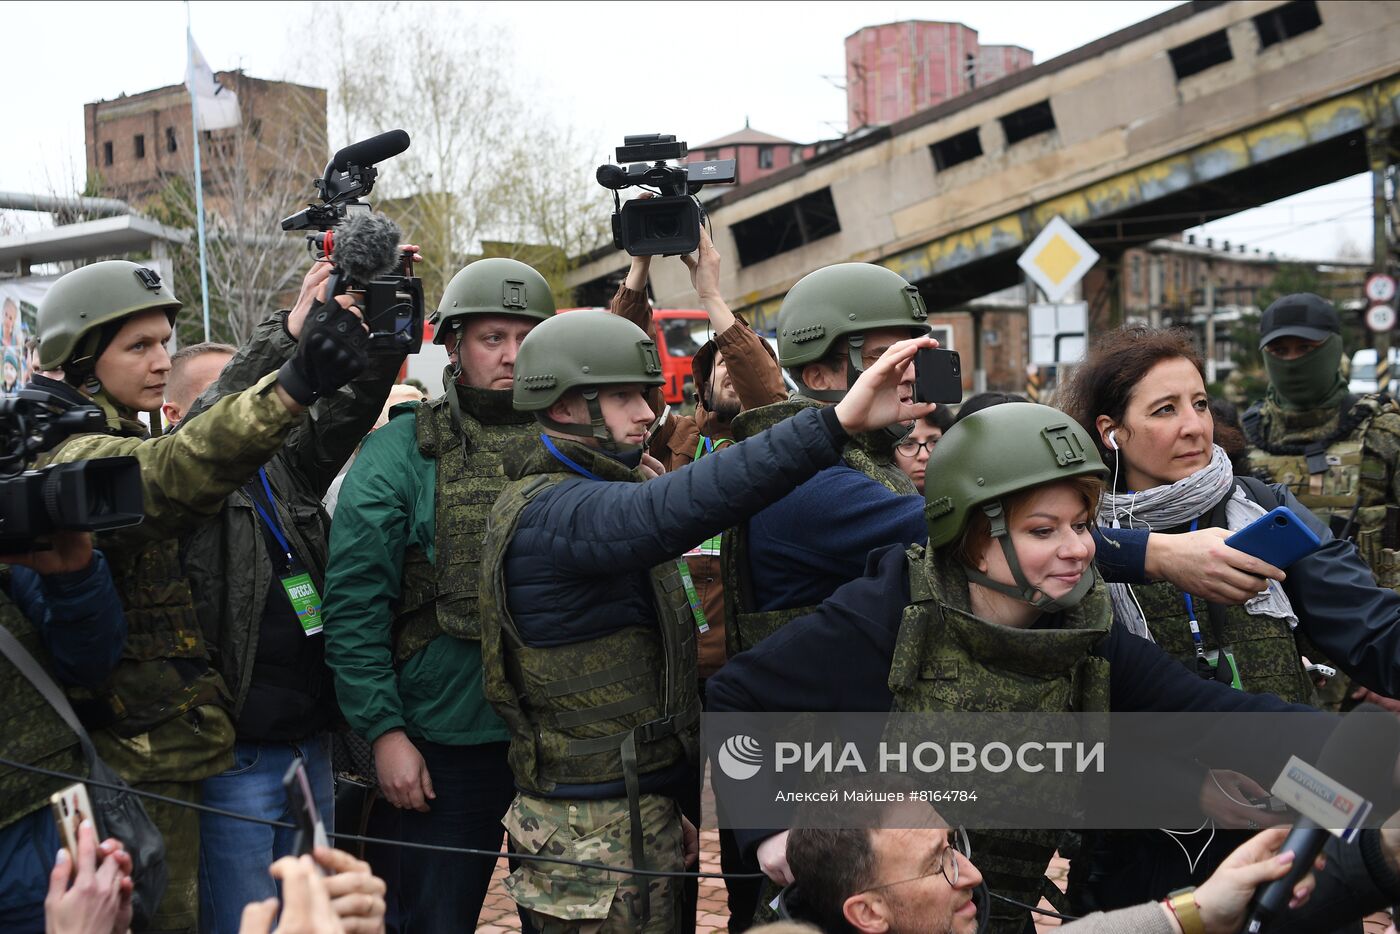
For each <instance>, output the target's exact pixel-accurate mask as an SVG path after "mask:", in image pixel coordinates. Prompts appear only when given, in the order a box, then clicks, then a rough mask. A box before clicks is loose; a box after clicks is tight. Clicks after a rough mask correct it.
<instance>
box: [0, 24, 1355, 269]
mask: <svg viewBox="0 0 1400 934" xmlns="http://www.w3.org/2000/svg"><path fill="white" fill-rule="evenodd" d="M1174 5H1175V4H1174V3H1170V2H1160V0H1142V2H1122V0H1120V2H1114V3H1105V2H1059V0H1040V2H1010V0H1007V2H913V0H899V2H896V0H865V2H860V3H851V2H840V0H837V2H813V0H805V2H709V3H689V2H678V3H638V2H631V3H607V2H585V3H578V2H568V3H555V2H513V3H446V2H441V3H434V4H433V9H434V10H436V11H438V12H439V14H440V15H441V16H443V17H463V18H471V19H475V20H476V21H478V22H480V23H482V24H485V25H487V26H488V27H489V28H490V29H492V30H493V31H497V32H498V34H499V35H500V37H501V38H502V39H503V45H505V46H506V47H507V48H510V49H513V50H518V53H517V59H516V64H515V66H514V67H515V68H518V80H519V82H520V84H521V86H522V87H523V88H524V89H525V90H526V91H527V93H528V94H529V95H530V96H531V98H532V99H534V100H536V101H537V102H538V103H539V104H540V105H542V106H544V107H546V108H548V109H550V110H552V111H553V112H554V113H555V114H556V115H558V116H559V117H561V118H562V119H565V120H567V121H569V122H570V123H572V124H573V125H574V126H575V128H576V129H577V130H578V131H579V137H580V138H581V139H583V140H584V141H585V142H586V143H588V144H589V145H591V146H592V147H594V149H595V150H596V153H595V154H596V155H597V156H600V157H601V156H610V151H609V150H610V147H612V146H615V145H617V144H618V143H620V142H621V137H622V136H623V135H624V134H625V133H639V132H641V133H645V132H674V133H676V134H677V135H678V136H679V137H680V138H682V139H686V140H688V141H689V142H691V143H692V144H694V145H698V144H700V143H702V142H704V141H706V140H708V139H713V138H715V137H718V136H722V135H724V134H725V133H728V132H731V131H733V130H735V129H738V128H739V127H741V126H743V124H744V121H745V119H748V120H749V121H750V123H751V124H752V126H754V127H755V128H757V129H761V130H765V131H767V132H769V133H775V134H777V135H779V136H783V137H786V138H789V139H794V140H798V141H802V142H807V141H811V140H816V139H822V138H830V137H832V136H837V135H839V134H840V132H841V130H843V129H844V123H845V115H846V107H845V94H844V92H843V91H842V90H840V89H839V87H838V85H839V83H840V82H841V80H842V78H843V76H844V72H845V57H844V56H845V53H844V46H843V40H844V38H845V37H846V36H847V35H849V34H850V33H852V32H854V31H855V30H857V29H859V28H861V27H862V26H867V25H873V24H877V23H884V22H890V21H896V20H904V19H929V20H952V21H960V22H963V23H966V24H967V25H968V26H971V27H972V28H974V29H976V30H978V33H979V40H980V41H981V42H983V43H986V44H1008V45H1020V46H1024V47H1026V48H1029V49H1030V50H1031V51H1032V52H1033V53H1034V54H1035V61H1036V62H1037V63H1040V62H1044V61H1047V60H1048V59H1050V58H1053V57H1055V56H1057V55H1060V54H1063V53H1064V52H1068V51H1070V50H1072V49H1074V48H1077V47H1079V46H1081V45H1084V44H1085V43H1087V42H1091V41H1093V40H1094V39H1097V38H1099V37H1101V36H1104V35H1107V34H1109V33H1111V32H1114V31H1116V30H1118V29H1122V28H1123V27H1125V26H1129V25H1131V24H1133V23H1136V22H1139V21H1141V20H1143V19H1146V18H1148V17H1150V16H1152V15H1154V14H1156V13H1159V12H1161V11H1163V10H1166V9H1169V8H1171V7H1172V6H1174ZM351 7H352V9H357V10H362V11H363V13H364V15H366V16H376V17H380V18H382V19H383V28H382V34H383V40H382V41H384V42H392V41H393V35H394V29H395V20H394V17H393V16H392V15H388V14H386V13H385V12H384V9H385V8H384V7H382V6H379V5H369V4H352V5H351ZM316 10H317V6H316V5H315V4H313V3H298V2H225V0H195V2H193V3H192V4H191V5H190V15H191V18H192V21H193V29H194V36H195V40H196V41H197V42H198V43H199V46H200V48H201V49H202V51H203V52H204V55H205V57H206V58H207V59H208V60H209V63H210V64H211V65H212V66H213V68H214V69H215V70H223V69H229V68H236V67H242V68H244V69H245V70H246V71H247V72H248V74H250V75H253V76H256V77H260V78H289V79H295V80H300V81H302V82H305V83H310V84H315V83H316V77H315V67H314V65H315V62H316V61H317V56H318V51H317V47H316V36H315V31H314V29H308V28H307V24H308V23H309V22H311V21H312V20H313V19H314V15H315V11H316ZM185 16H186V7H185V4H183V3H179V2H173V0H166V2H145V3H137V2H120V3H86V2H73V3H63V2H46V3H29V2H0V26H2V27H3V29H0V31H2V32H3V34H4V35H5V36H6V38H7V39H8V41H7V42H6V43H5V52H4V54H3V55H0V87H3V88H4V89H5V91H4V94H3V99H2V100H0V120H3V128H4V129H3V131H2V132H0V189H3V190H19V191H37V192H48V191H59V192H66V191H71V190H73V188H74V186H75V185H76V186H78V187H80V186H81V184H82V177H83V174H84V172H83V125H82V117H83V104H84V103H86V102H88V101H93V100H98V99H104V98H106V99H110V98H114V97H117V96H118V95H119V94H121V93H123V92H125V93H128V94H134V93H137V92H140V91H145V90H149V89H150V88H154V87H159V86H161V85H166V84H176V83H179V82H181V81H183V77H184V69H185V36H184V31H185ZM407 129H408V130H409V131H410V132H412V129H413V128H412V127H408V128H407ZM1369 192H1370V188H1369V182H1368V181H1367V179H1366V177H1364V176H1358V177H1355V178H1352V179H1348V180H1346V181H1344V182H1339V183H1337V184H1336V185H1331V186H1328V187H1326V188H1322V189H1317V190H1316V191H1313V192H1309V193H1305V194H1303V195H1298V196H1295V197H1294V198H1291V199H1287V200H1285V201H1283V202H1277V203H1276V204H1275V205H1271V206H1266V207H1264V208H1260V209H1257V210H1254V211H1248V212H1245V213H1243V214H1239V215H1236V216H1235V217H1233V218H1227V219H1225V220H1221V221H1217V222H1214V223H1212V224H1211V225H1209V228H1208V230H1206V231H1204V232H1203V233H1204V234H1205V235H1209V236H1214V237H1218V238H1224V239H1230V240H1232V241H1235V242H1240V241H1243V242H1245V243H1247V244H1250V245H1258V246H1259V247H1260V248H1263V249H1266V250H1267V249H1272V250H1275V251H1277V252H1279V253H1280V254H1285V255H1293V256H1305V257H1308V258H1324V257H1328V256H1331V255H1334V254H1335V253H1336V252H1337V250H1338V249H1339V248H1341V247H1342V246H1343V245H1344V244H1346V243H1347V242H1350V243H1352V244H1354V246H1355V247H1357V248H1359V249H1361V250H1364V251H1366V253H1367V254H1369V251H1370V242H1371V235H1370V222H1369V219H1368V218H1369V215H1368V210H1369Z"/></svg>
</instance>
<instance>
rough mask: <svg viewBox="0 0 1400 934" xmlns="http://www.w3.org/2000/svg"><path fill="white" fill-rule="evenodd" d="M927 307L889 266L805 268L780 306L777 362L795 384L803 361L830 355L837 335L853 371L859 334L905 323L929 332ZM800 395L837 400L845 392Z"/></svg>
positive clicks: (913, 332)
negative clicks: (845, 343)
mask: <svg viewBox="0 0 1400 934" xmlns="http://www.w3.org/2000/svg"><path fill="white" fill-rule="evenodd" d="M927 322H928V310H927V309H926V308H925V307H924V299H923V296H922V295H920V294H919V290H918V288H917V287H916V286H912V285H910V284H909V283H908V282H907V281H905V279H904V277H903V276H901V275H899V273H897V272H895V271H894V270H892V269H886V268H885V267H884V266H877V265H875V264H874V263H839V264H837V265H835V266H826V267H824V268H822V269H818V270H817V271H816V272H811V273H808V274H807V275H805V276H803V277H802V278H801V279H800V280H799V281H798V283H797V284H796V285H794V286H793V287H792V289H791V291H789V292H788V293H787V296H786V297H785V298H784V299H783V304H782V307H781V308H779V309H778V363H780V364H781V365H783V366H785V367H787V368H788V369H789V371H791V372H792V376H793V378H794V379H797V382H798V385H799V386H801V385H802V381H801V379H798V374H799V372H800V370H801V368H802V367H803V366H806V365H807V364H809V363H816V362H817V361H819V360H823V359H825V358H826V357H827V356H829V355H830V353H831V350H832V347H833V346H834V345H835V344H836V343H837V341H839V340H840V339H841V338H843V337H844V338H846V339H847V341H848V343H849V344H850V345H851V347H850V354H849V359H850V363H851V367H852V372H854V373H859V372H860V371H861V369H862V368H863V367H862V365H861V360H860V344H861V341H860V339H859V335H861V334H864V333H865V332H866V331H874V330H878V329H880V328H907V329H908V330H909V336H910V337H919V336H922V335H924V334H927V333H928V332H929V327H928V323H927ZM803 392H804V394H806V395H810V396H812V397H813V398H817V399H823V398H826V396H828V395H832V396H833V398H831V399H828V400H827V401H836V400H839V398H840V396H841V395H843V393H839V392H838V393H834V394H832V393H826V392H823V393H818V392H813V391H812V390H808V389H806V388H805V387H804V389H803Z"/></svg>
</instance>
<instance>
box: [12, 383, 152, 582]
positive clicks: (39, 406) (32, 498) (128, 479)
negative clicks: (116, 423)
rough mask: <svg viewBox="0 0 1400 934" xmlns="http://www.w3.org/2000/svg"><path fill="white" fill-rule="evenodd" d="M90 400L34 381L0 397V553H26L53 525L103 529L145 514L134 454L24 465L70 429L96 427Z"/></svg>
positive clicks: (103, 421)
mask: <svg viewBox="0 0 1400 934" xmlns="http://www.w3.org/2000/svg"><path fill="white" fill-rule="evenodd" d="M106 427H107V417H106V416H105V415H103V414H102V410H101V409H99V408H97V406H95V405H82V404H78V403H75V402H71V401H69V400H67V399H64V398H63V397H61V396H59V395H57V394H56V393H52V392H49V391H47V390H44V389H40V388H37V387H35V386H33V385H31V386H28V387H26V388H24V389H21V390H19V391H18V392H17V393H15V394H14V395H9V396H3V397H0V554H7V553H10V552H20V551H30V550H32V549H33V548H34V543H35V540H36V539H41V538H43V537H45V536H46V535H49V534H51V533H53V532H57V531H80V532H106V531H108V530H110V529H120V528H124V527H126V526H129V525H136V524H138V523H139V522H140V521H141V520H142V518H143V517H144V516H145V503H144V500H143V494H142V491H141V468H140V466H139V465H138V463H137V460H136V458H134V457H102V458H96V459H93V460H81V461H70V462H68V463H65V464H50V465H48V466H47V467H44V468H42V469H39V470H25V469H24V468H25V465H26V464H28V463H30V462H31V461H32V460H33V459H34V458H35V457H37V456H38V455H39V454H42V453H43V452H44V451H47V450H49V449H50V448H53V447H54V446H55V445H57V444H59V443H60V442H61V441H63V440H64V439H65V438H67V437H68V436H69V435H74V434H81V433H86V432H96V431H103V430H104V429H105V428H106Z"/></svg>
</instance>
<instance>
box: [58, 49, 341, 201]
mask: <svg viewBox="0 0 1400 934" xmlns="http://www.w3.org/2000/svg"><path fill="white" fill-rule="evenodd" d="M217 77H218V80H219V82H220V83H221V84H223V85H224V87H226V88H228V89H229V90H231V91H233V92H234V93H236V94H237V95H238V103H239V110H240V112H241V115H242V120H243V122H242V125H241V126H239V127H231V128H229V129H226V130H214V131H206V132H205V133H204V138H203V139H202V140H201V141H200V145H201V149H200V159H201V162H202V164H203V169H204V186H205V198H206V199H208V201H209V202H210V203H211V205H212V206H214V207H217V205H218V202H219V199H220V198H221V196H222V195H223V194H224V193H223V192H221V190H220V188H221V184H223V183H221V179H222V178H227V177H228V175H229V173H228V172H227V171H224V170H226V169H227V168H228V166H229V164H230V163H231V162H232V161H233V160H235V159H237V158H238V156H239V153H240V152H241V153H243V154H244V156H245V158H247V159H248V160H249V162H250V167H251V170H252V171H251V175H252V178H253V179H254V181H255V183H256V181H257V180H258V179H261V178H266V177H267V176H269V175H271V174H272V173H274V172H285V171H286V169H287V168H288V156H289V155H290V156H291V157H292V159H294V160H296V161H297V162H298V163H304V164H303V165H298V166H297V171H298V172H301V174H303V175H306V176H312V175H319V174H320V171H321V169H322V168H324V166H325V159H326V154H327V145H326V92H325V89H324V88H314V87H308V86H305V85H300V84H291V83H288V82H284V81H265V80H262V79H260V78H253V77H249V76H248V75H245V74H243V72H241V71H226V72H220V73H219V74H218V76H217ZM192 130H193V127H192V123H191V120H190V96H189V93H188V92H187V91H186V90H185V86H184V85H183V84H174V85H169V86H167V87H163V88H156V89H155V90H151V91H143V92H141V93H139V94H132V95H127V94H122V95H121V96H119V97H117V98H116V99H114V100H102V101H95V102H93V103H90V104H86V105H84V107H83V135H84V137H85V142H86V149H87V175H88V189H89V191H91V192H93V193H95V194H101V195H106V196H111V197H116V198H121V199H123V200H126V201H128V202H130V203H132V204H133V205H136V206H139V205H141V204H143V203H144V202H146V201H148V200H149V199H151V198H152V197H154V196H155V195H156V194H158V193H159V192H160V191H161V189H162V188H163V187H164V186H165V185H166V183H167V182H168V181H169V180H170V179H171V178H172V177H175V176H179V175H186V174H188V173H189V172H190V166H191V165H192V163H193V160H194V149H193V146H192V145H191V138H190V134H191V132H192ZM248 154H251V155H248ZM303 170H304V171H303ZM308 187H309V186H308Z"/></svg>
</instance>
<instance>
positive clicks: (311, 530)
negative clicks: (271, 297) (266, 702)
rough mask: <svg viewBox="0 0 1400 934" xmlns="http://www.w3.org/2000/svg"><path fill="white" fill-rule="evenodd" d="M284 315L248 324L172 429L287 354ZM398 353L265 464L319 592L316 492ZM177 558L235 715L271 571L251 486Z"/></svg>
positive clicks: (322, 521) (321, 565) (325, 524)
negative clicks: (242, 338)
mask: <svg viewBox="0 0 1400 934" xmlns="http://www.w3.org/2000/svg"><path fill="white" fill-rule="evenodd" d="M286 318H287V313H286V312H285V311H280V312H277V313H276V314H275V315H273V316H272V317H270V318H268V319H267V320H266V321H263V322H262V323H261V324H259V325H258V326H257V327H256V328H255V329H254V330H253V334H252V336H251V337H250V338H249V339H248V340H247V341H245V342H244V343H243V345H242V346H241V347H240V348H239V349H238V352H237V353H236V354H234V356H233V359H232V360H230V361H229V363H228V365H227V366H225V367H224V369H223V370H222V371H221V372H220V373H219V377H218V379H216V380H215V381H214V382H213V383H212V384H210V386H209V387H208V388H207V389H206V390H205V391H204V392H203V393H202V394H201V395H200V397H199V399H198V400H197V401H196V402H195V404H194V405H193V406H192V407H191V409H190V412H189V413H188V414H187V415H186V416H185V418H183V419H182V420H181V422H180V425H179V426H177V428H176V432H177V434H178V433H179V432H182V431H185V430H188V428H187V426H191V425H192V424H193V421H192V420H193V419H194V418H195V417H196V416H197V415H199V413H201V412H203V411H205V410H207V409H208V408H209V407H210V406H212V405H214V403H216V402H218V401H219V400H220V399H223V398H224V397H226V396H229V395H232V394H234V393H239V392H242V391H244V390H245V389H247V388H249V387H250V386H252V385H254V384H255V383H257V382H258V380H260V379H262V378H263V377H265V376H266V375H267V374H269V373H273V372H275V371H276V370H277V368H278V367H280V366H281V365H282V364H283V363H284V362H286V361H287V360H288V359H290V358H291V356H292V354H293V353H295V352H296V342H295V341H294V340H292V338H291V336H290V335H289V334H288V333H287V330H286ZM402 360H403V358H402V357H401V356H397V355H395V356H387V357H378V356H376V357H371V358H370V366H369V367H368V368H367V369H366V370H365V372H364V373H363V374H361V375H360V376H359V377H357V378H356V379H355V380H353V381H351V382H350V383H348V384H347V385H345V386H343V387H341V388H340V389H339V390H338V391H336V392H335V393H334V394H332V395H330V396H327V397H326V398H324V399H320V400H318V401H317V402H316V403H315V404H314V405H312V406H311V408H310V409H309V410H308V411H307V412H306V413H305V414H303V415H302V416H301V417H300V419H299V420H298V421H297V423H296V424H295V426H294V427H293V428H292V430H291V431H290V432H288V434H287V437H286V440H285V441H284V442H283V444H282V446H281V448H280V449H279V450H278V451H277V453H276V454H274V455H273V456H272V458H271V459H270V460H268V461H267V463H266V465H265V466H266V473H267V480H268V485H269V486H270V487H271V488H272V497H273V501H274V503H275V505H276V507H277V515H278V520H279V522H280V523H281V525H282V530H283V532H284V534H285V535H286V536H287V540H288V542H289V543H290V544H291V546H292V551H293V553H294V554H295V555H296V556H297V559H298V560H299V561H300V562H301V564H302V566H303V567H305V569H306V571H307V573H309V574H310V575H311V579H312V582H313V583H314V584H315V585H316V589H317V592H318V593H321V594H324V593H325V570H326V557H327V549H328V545H327V542H328V540H329V538H330V522H329V520H328V519H327V517H326V515H325V512H324V511H323V510H322V509H321V497H323V496H324V495H325V493H326V490H327V488H328V487H329V486H330V483H331V481H332V480H333V479H334V478H335V475H336V473H337V472H339V470H340V468H341V467H342V466H344V464H345V461H346V460H348V459H349V457H350V454H351V453H352V452H353V451H354V450H355V446H356V445H357V444H359V441H360V439H361V438H363V437H364V435H365V433H366V432H368V431H369V429H370V426H372V425H373V424H374V420H375V419H376V418H377V417H378V415H379V411H380V408H381V407H382V406H383V404H384V399H385V398H386V397H387V396H388V393H389V388H390V386H392V384H393V380H394V378H395V375H396V374H397V371H398V367H399V365H400V364H401V363H402ZM180 556H181V560H182V561H183V564H184V569H185V573H186V575H187V576H188V578H189V582H190V589H191V591H192V593H193V596H194V605H195V612H196V613H197V614H198V616H199V623H200V627H201V628H202V630H203V632H204V639H205V643H206V645H207V646H208V648H209V654H210V659H211V661H212V662H213V665H214V668H215V669H216V670H217V671H218V672H219V673H220V674H221V675H222V676H223V678H224V681H225V683H226V684H227V685H228V688H229V690H230V691H231V692H232V693H233V702H234V706H233V712H234V716H235V719H236V718H237V715H238V712H239V711H240V710H241V709H242V707H243V703H244V701H245V700H246V699H247V697H248V691H249V688H250V686H251V679H252V674H253V656H254V654H255V653H256V652H257V647H258V626H259V623H260V622H261V620H262V618H263V611H264V607H265V605H266V602H267V595H268V592H269V589H268V588H269V585H270V584H271V581H272V576H273V575H274V574H275V573H276V572H275V571H274V568H273V564H272V561H271V559H270V558H269V556H268V553H267V545H266V543H265V539H264V537H263V534H262V532H261V530H260V528H259V521H258V518H257V515H256V512H255V511H254V509H253V501H252V500H251V499H250V498H249V496H248V494H247V493H246V492H244V490H243V489H242V488H239V489H236V490H234V491H233V492H232V493H230V494H229V496H228V497H227V498H226V499H225V500H224V503H223V505H222V507H221V508H220V509H219V512H218V515H217V516H216V517H215V519H214V520H213V521H210V522H205V523H203V524H202V525H200V526H198V527H197V528H195V529H193V530H191V531H190V532H189V533H188V534H186V535H185V536H184V537H183V538H182V540H181V543H180Z"/></svg>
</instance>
